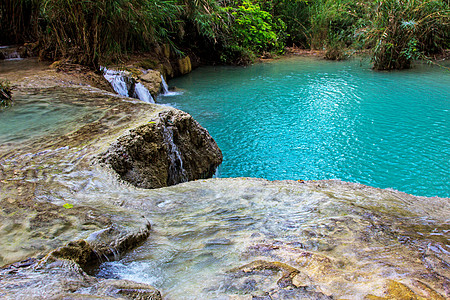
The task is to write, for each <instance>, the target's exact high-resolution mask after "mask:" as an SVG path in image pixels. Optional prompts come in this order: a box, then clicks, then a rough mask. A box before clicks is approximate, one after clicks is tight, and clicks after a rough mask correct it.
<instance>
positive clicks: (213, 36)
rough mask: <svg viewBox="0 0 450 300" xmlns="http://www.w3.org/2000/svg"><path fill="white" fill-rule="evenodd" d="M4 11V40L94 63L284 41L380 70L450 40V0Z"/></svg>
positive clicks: (238, 57) (219, 56)
mask: <svg viewBox="0 0 450 300" xmlns="http://www.w3.org/2000/svg"><path fill="white" fill-rule="evenodd" d="M0 20H1V21H0V32H1V35H0V45H10V44H23V43H34V47H35V48H37V49H38V52H39V55H40V56H41V57H42V58H45V59H50V60H56V59H61V58H68V59H70V60H72V61H73V62H74V63H80V64H84V65H87V66H90V67H93V68H98V66H99V64H101V63H108V62H114V61H120V60H121V59H123V58H124V57H126V56H127V55H129V54H131V53H137V52H150V51H153V50H154V49H155V48H157V47H159V46H160V45H169V46H170V48H171V49H172V53H175V54H176V55H179V56H182V55H183V53H184V52H185V51H191V52H193V53H195V54H196V55H198V56H200V57H201V58H202V59H204V60H205V61H208V62H214V63H218V62H219V63H227V64H247V63H249V62H251V61H252V60H254V59H255V58H257V57H260V56H265V57H270V56H274V55H277V54H281V53H282V52H283V51H284V49H285V47H286V46H296V47H299V48H304V49H324V50H325V51H326V57H327V58H329V59H344V58H345V57H346V56H347V55H349V54H351V53H352V52H354V51H357V50H367V51H369V52H370V53H371V56H372V61H373V64H374V68H375V69H381V70H390V69H403V68H409V67H410V64H411V61H412V60H414V59H419V58H424V57H426V56H429V55H433V54H438V53H442V51H444V50H445V49H448V48H450V47H449V46H450V26H449V24H450V9H449V0H359V1H351V0H311V1H306V0H291V1H287V0H269V1H261V0H218V1H212V0H155V1H149V0H3V1H2V2H1V4H0Z"/></svg>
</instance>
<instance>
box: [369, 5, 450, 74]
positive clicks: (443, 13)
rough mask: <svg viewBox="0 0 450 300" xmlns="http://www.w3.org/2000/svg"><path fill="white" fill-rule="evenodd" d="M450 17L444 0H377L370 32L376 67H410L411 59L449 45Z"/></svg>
mask: <svg viewBox="0 0 450 300" xmlns="http://www.w3.org/2000/svg"><path fill="white" fill-rule="evenodd" d="M449 17H450V14H449V9H448V5H446V4H445V3H444V2H442V1H435V0H384V1H377V2H376V6H375V9H374V14H373V15H372V16H371V20H372V24H371V28H370V32H369V35H368V41H371V42H372V43H373V44H374V47H373V57H372V60H373V62H374V68H375V69H380V70H391V69H405V68H409V67H410V64H411V61H412V60H414V59H417V58H420V57H421V56H424V55H426V54H430V53H436V52H439V51H441V50H443V48H444V47H448V46H449V32H450V26H449V25H450V23H449V22H450V19H449Z"/></svg>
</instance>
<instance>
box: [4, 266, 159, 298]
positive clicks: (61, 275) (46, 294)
mask: <svg viewBox="0 0 450 300" xmlns="http://www.w3.org/2000/svg"><path fill="white" fill-rule="evenodd" d="M0 278H1V283H0V297H1V298H2V299H148V300H160V299H162V297H161V293H160V292H159V291H158V290H156V289H155V288H153V287H152V286H150V285H146V284H140V283H136V282H132V281H127V280H114V279H109V280H105V279H98V278H95V277H92V276H89V275H88V274H86V272H85V271H83V269H82V268H80V266H79V265H78V264H76V263H75V262H73V261H72V260H66V259H56V260H51V261H49V260H45V261H40V262H34V263H32V264H30V265H27V266H19V267H15V266H10V267H9V268H3V269H1V270H0Z"/></svg>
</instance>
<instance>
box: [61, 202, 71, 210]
mask: <svg viewBox="0 0 450 300" xmlns="http://www.w3.org/2000/svg"><path fill="white" fill-rule="evenodd" d="M63 207H64V208H65V209H70V208H73V204H69V203H66V204H64V205H63Z"/></svg>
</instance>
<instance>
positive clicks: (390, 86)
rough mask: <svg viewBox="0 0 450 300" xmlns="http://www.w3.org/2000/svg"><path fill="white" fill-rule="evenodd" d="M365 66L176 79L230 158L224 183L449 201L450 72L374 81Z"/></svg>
mask: <svg viewBox="0 0 450 300" xmlns="http://www.w3.org/2000/svg"><path fill="white" fill-rule="evenodd" d="M367 65H368V64H367V62H365V63H361V62H360V61H359V60H353V61H347V62H328V61H324V60H316V59H310V58H291V59H283V60H279V61H273V62H270V63H263V64H256V65H253V66H250V67H246V68H242V67H203V68H199V69H197V70H195V71H194V72H192V73H191V74H189V75H187V76H184V77H181V78H177V79H174V80H172V81H171V82H170V86H176V87H177V88H181V89H184V90H185V92H184V94H183V95H179V96H173V97H160V99H159V101H158V102H159V103H166V104H169V105H173V106H175V107H177V108H179V109H182V110H184V111H187V112H188V113H190V114H191V115H193V116H194V118H195V119H196V120H198V121H199V123H200V124H201V125H203V126H204V127H206V128H207V129H208V130H209V132H210V133H211V135H212V136H213V137H214V138H215V140H216V141H217V143H218V145H219V147H220V148H221V149H222V151H223V154H224V162H223V164H222V166H221V167H220V169H219V177H260V178H266V179H269V180H283V179H295V180H297V179H303V180H319V179H341V180H344V181H352V182H359V183H363V184H367V185H371V186H375V187H380V188H393V189H397V190H400V191H404V192H407V193H411V194H415V195H421V196H444V197H449V196H450V183H449V182H450V163H449V158H450V72H449V71H447V70H445V69H442V68H438V67H432V66H427V65H419V66H417V67H416V68H415V69H413V70H409V71H401V72H375V71H372V70H371V69H370V68H369V67H368V66H367Z"/></svg>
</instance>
